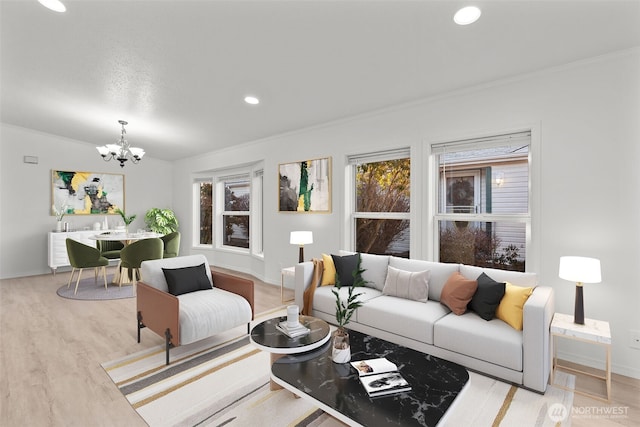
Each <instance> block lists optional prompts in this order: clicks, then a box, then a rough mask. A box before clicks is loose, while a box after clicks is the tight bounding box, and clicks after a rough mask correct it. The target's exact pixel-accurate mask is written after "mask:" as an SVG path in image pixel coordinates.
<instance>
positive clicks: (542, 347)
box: [522, 286, 555, 392]
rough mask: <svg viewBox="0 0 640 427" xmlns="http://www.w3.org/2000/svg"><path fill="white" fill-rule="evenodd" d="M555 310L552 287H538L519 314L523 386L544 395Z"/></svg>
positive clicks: (547, 380)
mask: <svg viewBox="0 0 640 427" xmlns="http://www.w3.org/2000/svg"><path fill="white" fill-rule="evenodd" d="M554 310H555V299H554V293H553V288H550V287H546V286H538V287H536V288H535V289H534V290H533V293H532V294H531V296H530V297H529V299H528V300H527V302H526V303H525V305H524V311H523V329H522V346H523V373H522V374H523V378H522V382H523V385H524V386H525V387H527V388H530V389H533V390H536V391H539V392H544V391H545V390H546V388H547V383H548V382H549V373H550V372H551V336H550V328H551V319H552V318H553V313H554Z"/></svg>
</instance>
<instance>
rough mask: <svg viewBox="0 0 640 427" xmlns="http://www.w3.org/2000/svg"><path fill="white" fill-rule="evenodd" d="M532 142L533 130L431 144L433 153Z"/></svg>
mask: <svg viewBox="0 0 640 427" xmlns="http://www.w3.org/2000/svg"><path fill="white" fill-rule="evenodd" d="M530 143H531V131H524V132H516V133H508V134H504V135H494V136H487V137H482V138H470V139H462V140H458V141H449V142H440V143H436V144H431V153H432V154H445V153H447V152H452V151H464V150H473V149H479V148H491V147H500V146H505V145H517V144H522V145H528V144H530Z"/></svg>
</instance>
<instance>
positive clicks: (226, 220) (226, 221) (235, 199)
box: [220, 176, 251, 249]
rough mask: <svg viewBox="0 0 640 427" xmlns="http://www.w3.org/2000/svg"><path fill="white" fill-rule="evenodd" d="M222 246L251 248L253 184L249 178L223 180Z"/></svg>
mask: <svg viewBox="0 0 640 427" xmlns="http://www.w3.org/2000/svg"><path fill="white" fill-rule="evenodd" d="M220 186H221V187H222V188H223V191H224V210H223V211H222V213H221V216H222V230H223V231H222V245H223V246H233V247H237V248H246V249H248V248H249V222H250V221H249V220H250V217H251V215H250V210H249V208H250V206H249V202H250V199H251V182H250V181H249V177H248V176H243V177H234V178H223V179H222V181H221V182H220Z"/></svg>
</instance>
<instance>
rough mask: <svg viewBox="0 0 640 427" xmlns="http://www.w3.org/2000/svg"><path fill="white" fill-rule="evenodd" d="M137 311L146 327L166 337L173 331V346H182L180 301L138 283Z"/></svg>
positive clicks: (168, 294)
mask: <svg viewBox="0 0 640 427" xmlns="http://www.w3.org/2000/svg"><path fill="white" fill-rule="evenodd" d="M136 286H137V292H136V293H137V298H136V299H137V302H136V305H137V311H138V313H139V314H140V316H141V321H142V324H144V326H146V327H147V328H149V329H151V330H152V331H153V332H155V333H156V334H158V335H160V336H161V337H164V336H165V335H164V334H165V331H166V330H167V329H169V330H170V331H171V344H173V346H174V347H177V346H179V345H180V300H178V298H177V297H175V296H174V295H171V294H170V293H167V292H163V291H160V290H158V289H156V288H154V287H153V286H149V285H148V284H146V283H144V282H138V283H137V285H136Z"/></svg>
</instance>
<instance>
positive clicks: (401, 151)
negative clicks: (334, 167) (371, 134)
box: [344, 147, 415, 257]
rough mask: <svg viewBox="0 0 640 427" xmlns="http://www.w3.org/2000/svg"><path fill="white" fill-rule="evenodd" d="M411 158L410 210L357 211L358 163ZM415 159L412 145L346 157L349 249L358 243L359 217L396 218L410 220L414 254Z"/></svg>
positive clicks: (346, 223)
mask: <svg viewBox="0 0 640 427" xmlns="http://www.w3.org/2000/svg"><path fill="white" fill-rule="evenodd" d="M399 159H409V173H410V186H411V187H410V188H411V191H410V197H409V199H410V202H409V212H359V211H357V210H356V209H357V189H356V183H357V181H356V174H357V165H358V164H363V163H375V162H383V161H388V160H399ZM414 163H415V162H414V161H413V158H412V156H411V149H410V147H401V148H397V149H391V150H381V151H373V152H368V153H360V154H353V155H348V156H347V157H346V167H345V207H346V215H345V218H346V221H345V230H346V233H345V240H344V242H345V245H344V247H346V248H348V250H351V251H355V250H356V247H357V244H356V229H357V227H356V223H357V220H358V219H374V220H378V219H383V220H384V219H394V220H406V221H409V257H411V254H413V249H414V247H413V240H414V239H412V227H413V224H414V222H415V218H414V214H413V212H414V202H415V199H414V193H415V192H414V191H413V182H414V166H413V165H414Z"/></svg>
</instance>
